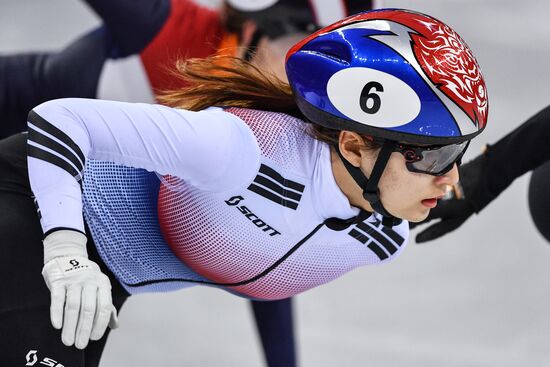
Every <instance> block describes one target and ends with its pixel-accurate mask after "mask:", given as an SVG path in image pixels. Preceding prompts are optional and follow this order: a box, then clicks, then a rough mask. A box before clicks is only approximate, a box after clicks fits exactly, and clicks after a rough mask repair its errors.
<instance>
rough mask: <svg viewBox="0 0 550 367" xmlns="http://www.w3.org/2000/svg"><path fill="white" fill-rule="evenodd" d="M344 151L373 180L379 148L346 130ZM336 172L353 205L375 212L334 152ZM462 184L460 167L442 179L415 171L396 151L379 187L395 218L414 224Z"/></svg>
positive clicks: (343, 139)
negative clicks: (454, 186)
mask: <svg viewBox="0 0 550 367" xmlns="http://www.w3.org/2000/svg"><path fill="white" fill-rule="evenodd" d="M339 146H340V151H341V153H342V155H343V156H344V157H345V158H346V159H347V160H348V161H349V162H350V163H351V164H352V165H354V166H355V167H359V168H360V169H361V171H362V172H363V173H364V174H365V176H366V177H370V175H371V173H372V170H373V167H374V164H375V162H376V158H377V157H378V153H379V151H380V150H379V149H372V148H369V142H368V141H367V142H365V139H364V138H363V137H361V136H360V135H359V134H357V133H354V132H348V131H343V132H342V133H341V135H340V145H339ZM332 157H333V162H332V165H333V172H334V175H335V178H336V181H337V183H338V184H339V186H340V188H341V189H342V191H343V192H344V194H345V195H346V196H347V197H348V199H350V203H351V204H352V205H354V206H357V207H360V208H362V209H364V210H367V211H370V212H372V211H373V208H372V207H371V205H370V203H369V202H368V201H366V200H365V199H364V198H363V196H362V189H361V188H360V187H359V186H358V185H357V183H356V182H355V181H354V180H353V178H352V177H351V176H350V175H349V173H347V171H346V170H345V168H344V167H343V164H342V162H341V160H340V158H339V157H338V155H337V154H336V153H333V155H332ZM457 182H458V168H457V165H456V164H452V166H451V169H450V170H448V171H447V172H446V173H444V174H442V175H440V176H433V175H430V174H426V173H420V172H411V171H410V170H409V168H408V167H407V161H406V159H405V156H404V155H403V154H402V153H400V152H393V153H391V156H390V158H389V160H388V163H387V165H386V167H385V169H384V172H383V173H382V176H381V178H380V181H379V183H378V188H379V191H380V200H381V202H382V205H383V206H384V208H385V209H386V210H387V211H388V212H389V213H390V214H392V215H393V216H394V217H397V218H402V219H405V220H408V221H411V222H419V221H422V220H424V219H425V218H426V217H427V216H428V214H429V212H430V209H433V208H434V207H435V206H436V205H437V201H438V200H439V199H441V198H442V197H443V196H444V195H445V193H446V192H447V190H448V188H449V187H451V186H452V185H454V184H456V183H457Z"/></svg>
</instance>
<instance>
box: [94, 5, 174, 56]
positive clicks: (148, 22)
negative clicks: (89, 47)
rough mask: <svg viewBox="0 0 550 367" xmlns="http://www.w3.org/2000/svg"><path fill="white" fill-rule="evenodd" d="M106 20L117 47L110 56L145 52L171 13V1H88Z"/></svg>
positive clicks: (104, 20)
mask: <svg viewBox="0 0 550 367" xmlns="http://www.w3.org/2000/svg"><path fill="white" fill-rule="evenodd" d="M86 2H87V3H88V5H89V6H90V7H91V8H92V9H93V10H94V12H95V13H96V14H97V15H98V16H99V17H100V18H101V19H102V20H103V23H104V24H105V25H106V27H107V29H108V30H109V32H110V34H111V35H112V38H113V42H114V46H115V47H113V50H112V52H111V54H110V55H109V57H111V58H119V57H126V56H129V55H133V54H137V53H139V52H141V51H142V50H143V49H144V48H145V47H146V46H147V45H148V44H149V42H151V41H152V40H153V38H154V37H155V36H156V35H157V33H158V32H159V31H160V30H161V28H162V26H163V25H164V23H165V22H166V20H167V19H168V15H169V14H170V0H86Z"/></svg>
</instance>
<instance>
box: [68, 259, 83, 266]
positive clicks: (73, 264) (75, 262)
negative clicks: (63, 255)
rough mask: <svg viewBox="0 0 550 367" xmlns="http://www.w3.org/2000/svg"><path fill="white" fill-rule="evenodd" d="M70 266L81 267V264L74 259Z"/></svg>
mask: <svg viewBox="0 0 550 367" xmlns="http://www.w3.org/2000/svg"><path fill="white" fill-rule="evenodd" d="M69 264H71V265H72V266H78V265H80V263H79V262H78V261H76V260H75V259H72V260H70V261H69Z"/></svg>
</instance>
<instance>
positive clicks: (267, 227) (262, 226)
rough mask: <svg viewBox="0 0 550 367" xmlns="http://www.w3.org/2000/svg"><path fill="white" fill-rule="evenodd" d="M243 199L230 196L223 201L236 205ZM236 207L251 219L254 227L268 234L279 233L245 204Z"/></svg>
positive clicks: (274, 234)
mask: <svg viewBox="0 0 550 367" xmlns="http://www.w3.org/2000/svg"><path fill="white" fill-rule="evenodd" d="M243 200H244V198H243V197H242V196H232V197H230V198H229V199H227V200H225V203H226V204H227V205H229V206H236V205H237V204H239V203H240V202H241V201H243ZM237 209H239V211H240V212H241V213H243V215H244V216H245V217H246V218H247V219H248V220H249V221H251V222H252V223H253V224H254V225H255V226H256V227H258V228H260V229H261V230H262V231H264V232H266V233H268V234H269V235H270V236H276V235H278V234H281V232H279V231H277V230H276V229H275V228H273V227H271V226H270V225H269V224H267V223H266V222H264V221H263V220H262V219H260V218H259V217H258V216H257V215H256V214H254V213H252V211H251V210H250V209H248V208H247V207H246V206H244V205H240V206H237Z"/></svg>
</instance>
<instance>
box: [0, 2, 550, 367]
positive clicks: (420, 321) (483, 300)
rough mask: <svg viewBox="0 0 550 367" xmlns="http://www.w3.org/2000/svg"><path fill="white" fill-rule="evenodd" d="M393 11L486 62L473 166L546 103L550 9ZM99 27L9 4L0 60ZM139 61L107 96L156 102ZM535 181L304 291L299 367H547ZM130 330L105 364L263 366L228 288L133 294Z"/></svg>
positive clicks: (434, 6)
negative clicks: (412, 16)
mask: <svg viewBox="0 0 550 367" xmlns="http://www.w3.org/2000/svg"><path fill="white" fill-rule="evenodd" d="M201 2H202V3H205V4H207V5H211V6H215V5H216V3H217V2H216V1H213V0H211V1H206V0H203V1H201ZM384 5H385V6H386V7H399V8H407V9H414V10H419V11H422V12H425V13H427V14H429V15H432V16H434V17H436V18H439V19H441V20H443V21H444V22H446V23H447V24H449V25H450V26H452V27H453V28H454V29H455V30H456V31H457V32H458V33H459V34H460V35H461V36H462V37H463V38H464V39H465V40H466V42H467V43H468V44H469V45H470V47H471V48H472V50H473V51H474V53H475V55H476V56H477V59H478V61H479V63H480V65H481V67H482V69H483V72H484V75H485V79H486V82H487V85H488V89H489V98H490V109H489V124H488V128H487V129H486V131H485V133H484V134H483V135H482V136H481V137H480V138H478V139H476V140H475V141H474V142H473V144H472V145H471V147H470V150H469V152H468V154H467V157H466V159H465V160H466V161H468V160H469V159H470V158H472V157H474V156H476V155H477V154H479V152H480V151H481V149H482V147H483V145H484V144H486V143H491V142H495V141H497V140H498V139H499V138H500V137H502V136H504V135H505V134H506V133H507V132H509V131H511V130H512V129H513V128H515V127H516V126H517V125H519V124H520V123H522V122H523V121H524V120H526V119H527V118H528V117H530V116H531V115H533V114H534V113H536V112H537V111H538V110H540V109H541V108H543V107H545V106H546V105H547V104H549V102H550V92H549V90H548V86H549V85H550V43H549V39H550V22H548V19H547V18H548V14H550V2H547V1H537V0H530V1H522V2H518V1H515V0H490V1H487V0H484V1H473V0H469V1H467V0H463V1H452V0H428V1H397V0H396V1H390V0H385V1H384ZM97 24H99V20H98V18H97V17H96V16H95V15H94V14H93V13H92V12H91V11H90V10H89V9H88V8H87V6H86V5H85V4H84V3H82V2H79V1H74V0H48V1H33V0H0V53H12V52H24V51H36V50H56V49H59V48H61V47H63V46H64V45H66V44H67V43H68V42H70V41H71V40H72V39H74V38H75V37H76V36H77V35H79V34H82V33H84V32H85V31H87V30H89V29H91V28H92V27H94V26H95V25H97ZM138 67H139V65H138V63H133V62H132V58H129V59H127V60H122V61H117V62H110V63H109V65H108V66H107V68H106V70H105V72H104V74H103V78H102V81H101V86H100V90H101V92H100V95H101V96H102V97H104V98H110V99H119V100H129V101H131V100H140V101H143V100H151V96H150V95H147V94H140V93H141V92H138V91H139V90H140V88H136V85H138V84H140V83H146V81H145V79H143V77H142V74H140V73H138V72H137V71H136V72H134V71H135V68H138ZM120 70H124V71H120ZM537 148H538V149H540V147H534V149H537ZM546 148H547V147H546ZM527 183H528V176H527V175H526V176H524V177H522V178H521V179H519V180H517V181H516V182H515V183H514V184H513V185H512V186H511V187H510V188H509V189H508V190H507V191H506V192H504V193H503V194H502V195H501V196H500V198H499V199H498V200H496V201H495V202H493V203H492V204H491V205H490V206H489V207H487V208H486V209H485V210H484V211H483V212H482V213H481V214H480V215H477V216H474V217H473V218H472V219H470V220H469V221H468V222H467V223H466V224H465V225H463V226H462V227H461V228H460V230H458V231H457V232H455V233H452V234H450V235H447V236H445V237H443V238H441V239H439V240H436V241H434V242H430V243H428V244H424V245H416V244H415V243H414V241H412V242H411V243H410V244H409V246H408V249H407V251H405V252H404V254H403V255H402V256H401V257H399V258H398V259H397V260H396V261H394V262H392V263H389V264H386V265H383V266H375V267H365V268H362V269H358V270H356V271H353V272H352V273H350V274H348V275H346V276H344V277H342V278H340V279H339V280H337V281H334V282H332V283H330V284H328V285H325V286H322V287H320V288H317V289H314V290H311V291H308V292H306V293H304V294H302V295H300V296H298V297H297V298H296V300H295V306H296V307H295V311H296V314H295V317H296V321H297V323H296V328H297V329H296V333H297V339H298V348H299V360H300V365H301V366H304V367H306V366H315V367H325V366H334V365H338V366H339V367H344V366H367V365H368V366H377V367H390V366H405V365H406V366H408V367H414V366H422V367H431V366H434V367H436V366H437V367H441V366H446V367H454V366H461V367H464V366H472V367H482V366H483V367H485V366H499V367H507V366H530V367H537V366H541V367H542V366H549V365H550V346H549V344H550V317H549V315H548V313H550V266H549V264H550V246H549V244H548V243H546V242H545V241H544V240H543V238H542V237H541V236H540V235H539V233H538V232H537V231H536V229H535V227H534V225H533V224H532V221H531V218H530V215H529V212H528V208H527V201H526V198H527ZM415 231H417V230H415ZM415 233H416V232H413V237H412V238H414V234H415ZM4 296H5V295H4ZM120 325H121V327H120V328H119V329H118V330H116V331H114V332H113V333H111V336H110V340H109V343H108V345H107V347H106V350H105V353H104V357H103V364H102V366H103V367H115V366H117V367H119V366H151V365H153V366H156V365H162V366H200V367H210V366H240V367H248V366H262V365H263V360H262V358H263V357H262V355H261V348H260V345H259V341H258V339H257V336H256V331H255V326H254V323H253V319H252V317H251V312H250V309H249V304H248V302H246V301H245V300H243V299H240V298H237V297H235V296H232V295H229V294H228V293H225V292H223V291H220V290H216V289H209V288H203V287H194V288H191V289H188V290H184V291H180V292H175V293H170V294H158V295H155V294H148V295H138V296H135V297H132V298H130V299H129V300H128V301H127V303H126V305H125V306H124V308H123V310H122V312H121V315H120Z"/></svg>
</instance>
